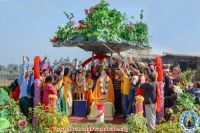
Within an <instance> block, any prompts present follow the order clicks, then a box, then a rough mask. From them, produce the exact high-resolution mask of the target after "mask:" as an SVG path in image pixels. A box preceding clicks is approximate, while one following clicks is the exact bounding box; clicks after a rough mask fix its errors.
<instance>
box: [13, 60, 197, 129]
mask: <svg viewBox="0 0 200 133" xmlns="http://www.w3.org/2000/svg"><path fill="white" fill-rule="evenodd" d="M46 60H47V57H45V58H44V59H43V61H42V62H41V63H40V81H41V105H42V106H49V105H53V106H55V107H57V110H58V111H60V112H64V113H66V114H67V115H68V116H70V115H72V113H73V100H85V101H87V105H88V113H89V112H90V106H91V104H92V102H96V101H98V100H100V99H106V100H107V101H109V102H111V103H112V104H113V105H114V108H115V115H116V116H119V115H120V116H123V117H124V118H126V117H127V116H128V115H130V114H131V113H135V102H136V101H135V97H136V95H143V97H144V110H145V114H144V115H145V116H146V118H147V121H148V128H149V130H150V131H151V130H153V129H154V126H155V123H156V102H157V100H158V99H157V95H158V94H157V93H158V92H157V77H158V72H157V67H158V66H157V65H156V64H155V62H152V63H145V62H142V61H139V60H137V59H135V58H121V59H117V58H113V59H112V62H109V61H108V60H107V63H106V60H104V63H101V64H97V65H94V64H93V63H92V65H91V68H89V69H88V70H86V69H85V68H83V67H82V66H81V65H80V66H77V60H75V63H74V64H72V65H69V66H65V65H62V64H61V65H60V66H59V67H58V68H56V69H55V67H54V66H51V65H50V64H49V63H47V61H46ZM162 69H163V68H162ZM33 70H34V69H33V68H32V69H31V68H30V66H29V58H28V57H24V58H23V69H22V73H21V75H20V77H19V78H18V79H17V80H16V81H17V82H15V83H16V84H17V83H18V85H19V87H18V89H15V91H14V90H13V91H12V92H11V93H10V96H11V97H13V98H14V99H15V100H19V103H20V108H21V111H22V112H23V113H24V114H25V115H26V116H27V117H28V116H29V110H28V108H29V107H33V99H34V83H35V84H36V82H37V81H35V80H34V72H33ZM180 73H181V71H180V69H179V68H178V67H175V68H174V69H173V71H172V72H170V69H169V68H164V69H163V76H164V80H163V82H164V87H163V88H164V96H166V97H167V96H171V95H172V93H173V86H174V85H176V84H177V83H179V82H181V79H180ZM197 85H199V84H197ZM141 92H143V93H141ZM164 105H165V108H167V107H171V106H173V101H171V99H170V98H166V100H165V104H164Z"/></svg>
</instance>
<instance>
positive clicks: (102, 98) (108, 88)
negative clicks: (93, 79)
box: [88, 70, 115, 120]
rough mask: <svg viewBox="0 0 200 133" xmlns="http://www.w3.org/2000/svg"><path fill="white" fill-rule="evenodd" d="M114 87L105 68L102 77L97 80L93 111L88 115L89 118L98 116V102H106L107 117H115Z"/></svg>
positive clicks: (92, 99) (92, 97) (92, 96)
mask: <svg viewBox="0 0 200 133" xmlns="http://www.w3.org/2000/svg"><path fill="white" fill-rule="evenodd" d="M114 100H115V99H114V89H113V83H112V80H111V79H110V78H109V77H108V75H107V74H106V72H105V71H104V70H103V71H102V73H101V77H100V78H99V79H98V80H97V83H96V86H95V88H94V91H93V92H92V94H91V102H92V105H91V112H90V115H89V116H88V118H89V119H92V118H94V117H96V115H97V114H96V113H97V112H98V111H97V104H99V103H103V104H104V113H105V119H108V120H109V119H111V120H112V119H113V114H114V108H113V107H114Z"/></svg>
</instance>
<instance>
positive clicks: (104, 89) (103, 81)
mask: <svg viewBox="0 0 200 133" xmlns="http://www.w3.org/2000/svg"><path fill="white" fill-rule="evenodd" d="M109 80H110V78H109V77H108V76H105V77H101V78H100V87H101V92H102V93H106V94H107V92H108V85H109V84H108V83H109Z"/></svg>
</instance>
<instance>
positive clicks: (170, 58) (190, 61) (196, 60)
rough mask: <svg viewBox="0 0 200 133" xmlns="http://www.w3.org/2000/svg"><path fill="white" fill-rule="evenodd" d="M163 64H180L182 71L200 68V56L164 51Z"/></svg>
mask: <svg viewBox="0 0 200 133" xmlns="http://www.w3.org/2000/svg"><path fill="white" fill-rule="evenodd" d="M162 59H163V64H171V66H178V65H179V66H180V68H181V70H182V71H185V70H187V69H188V68H191V69H198V68H200V56H192V55H184V54H171V53H163V56H162Z"/></svg>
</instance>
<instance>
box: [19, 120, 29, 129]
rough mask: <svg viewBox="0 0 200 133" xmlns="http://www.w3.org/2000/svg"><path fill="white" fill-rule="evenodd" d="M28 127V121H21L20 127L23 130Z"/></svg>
mask: <svg viewBox="0 0 200 133" xmlns="http://www.w3.org/2000/svg"><path fill="white" fill-rule="evenodd" d="M26 125H27V123H26V121H21V122H20V126H21V127H22V128H23V129H24V128H26Z"/></svg>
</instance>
